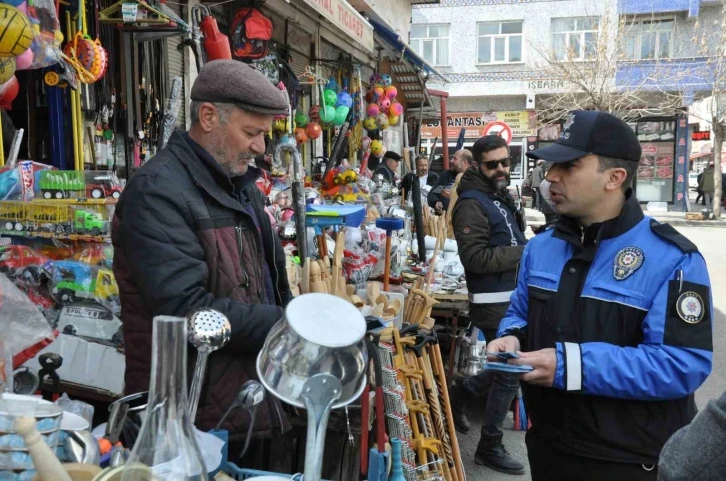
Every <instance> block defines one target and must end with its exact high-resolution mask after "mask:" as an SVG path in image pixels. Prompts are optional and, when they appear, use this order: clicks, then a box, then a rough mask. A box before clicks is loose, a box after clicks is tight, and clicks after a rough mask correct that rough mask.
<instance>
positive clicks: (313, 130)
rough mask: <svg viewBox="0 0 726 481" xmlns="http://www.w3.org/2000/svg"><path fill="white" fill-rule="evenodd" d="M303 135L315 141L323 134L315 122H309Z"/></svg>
mask: <svg viewBox="0 0 726 481" xmlns="http://www.w3.org/2000/svg"><path fill="white" fill-rule="evenodd" d="M305 133H306V134H308V138H309V139H311V140H315V139H317V138H318V137H320V134H322V133H323V129H322V128H321V127H320V124H318V123H317V122H310V123H309V124H308V125H307V127H305Z"/></svg>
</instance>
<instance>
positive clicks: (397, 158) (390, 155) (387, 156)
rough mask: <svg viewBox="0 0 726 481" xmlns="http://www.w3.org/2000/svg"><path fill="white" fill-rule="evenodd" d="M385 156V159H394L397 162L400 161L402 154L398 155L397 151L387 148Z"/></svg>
mask: <svg viewBox="0 0 726 481" xmlns="http://www.w3.org/2000/svg"><path fill="white" fill-rule="evenodd" d="M383 158H384V159H393V160H395V161H396V162H400V161H401V156H400V155H398V154H397V153H395V152H394V151H392V150H387V151H386V153H385V154H383Z"/></svg>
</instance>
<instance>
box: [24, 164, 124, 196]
mask: <svg viewBox="0 0 726 481" xmlns="http://www.w3.org/2000/svg"><path fill="white" fill-rule="evenodd" d="M37 176H38V190H39V192H40V196H41V197H42V198H43V199H81V198H92V199H104V198H107V197H112V198H114V199H118V198H119V197H121V190H122V189H121V184H120V182H119V181H118V177H116V174H114V173H113V172H81V171H76V170H43V171H40V172H38V173H37Z"/></svg>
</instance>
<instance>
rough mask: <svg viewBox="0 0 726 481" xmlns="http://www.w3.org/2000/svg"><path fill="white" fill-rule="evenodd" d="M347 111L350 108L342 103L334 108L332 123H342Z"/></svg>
mask: <svg viewBox="0 0 726 481" xmlns="http://www.w3.org/2000/svg"><path fill="white" fill-rule="evenodd" d="M348 112H350V108H349V107H346V106H344V105H341V106H340V107H338V108H337V109H335V120H334V121H333V124H335V125H338V126H340V125H343V123H345V119H346V118H348Z"/></svg>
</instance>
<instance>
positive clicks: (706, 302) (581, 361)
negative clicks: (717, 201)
mask: <svg viewBox="0 0 726 481" xmlns="http://www.w3.org/2000/svg"><path fill="white" fill-rule="evenodd" d="M640 153H641V151H640V144H639V143H638V139H637V138H636V136H635V134H634V132H633V130H632V129H631V128H630V127H629V126H628V125H627V124H625V123H624V122H623V121H621V120H620V119H618V118H617V117H615V116H613V115H610V114H607V113H604V112H597V111H579V110H578V111H574V112H572V113H571V114H570V115H569V116H568V117H567V121H566V122H565V124H564V126H563V130H562V133H561V134H560V137H559V138H558V140H557V142H556V143H555V144H553V145H551V146H548V147H545V148H543V149H539V150H535V151H533V152H529V153H528V154H527V155H529V156H531V157H534V158H535V159H539V158H542V159H545V160H547V161H548V162H552V163H553V165H552V167H551V168H550V170H549V172H548V173H547V180H549V181H550V182H551V187H550V193H551V201H552V203H553V205H554V208H555V211H556V212H557V214H559V215H560V219H559V220H558V222H557V223H556V225H555V226H554V227H553V228H552V229H549V230H548V231H547V232H545V233H543V234H540V235H538V236H536V237H535V238H534V239H532V240H531V241H530V242H529V244H528V245H527V247H526V249H525V251H524V254H523V256H522V261H521V263H520V267H519V275H518V278H517V288H516V289H515V291H514V293H513V294H512V298H511V304H510V307H509V309H508V310H507V315H506V317H505V318H504V319H503V320H502V322H501V324H500V326H499V332H498V334H499V336H500V338H499V339H497V340H495V341H493V342H491V343H490V344H489V346H487V351H488V352H510V351H519V350H521V351H524V352H521V353H520V358H519V359H516V360H513V361H510V362H512V363H514V364H520V365H528V366H531V367H532V368H533V370H532V371H531V372H528V373H526V374H523V375H522V376H521V380H522V381H523V385H522V388H523V392H524V397H525V403H526V406H527V412H528V413H529V415H530V419H531V422H532V427H531V429H530V430H529V431H528V432H527V436H526V443H527V450H528V457H529V462H530V467H531V472H532V479H533V481H541V480H547V481H549V480H564V481H569V480H573V481H574V480H577V481H580V480H583V479H587V480H590V481H598V480H608V481H610V480H618V481H630V480H655V479H656V478H657V473H656V471H657V463H658V454H659V453H660V451H661V448H662V447H663V445H664V444H665V442H666V441H667V440H668V438H669V437H670V436H671V435H672V434H673V433H674V432H676V431H677V430H678V429H680V428H681V427H683V426H684V425H686V424H688V423H689V422H690V421H691V419H693V417H694V415H695V412H696V407H695V403H694V399H693V393H694V391H695V390H696V389H697V388H698V387H699V386H700V385H701V384H702V383H703V382H704V380H705V379H706V377H707V376H708V374H709V373H710V372H711V362H712V337H711V328H712V326H711V322H712V319H713V309H712V304H711V288H710V281H709V277H708V271H707V270H706V263H705V261H704V259H703V257H702V256H701V254H700V253H699V252H698V248H697V247H696V246H695V245H694V244H693V243H692V242H690V241H689V240H688V239H686V238H685V237H683V236H682V235H681V234H679V233H678V232H677V231H676V230H675V229H674V228H673V227H671V226H670V225H668V224H659V223H658V222H657V221H655V220H654V219H651V218H648V217H645V216H644V215H643V212H642V210H641V208H640V204H639V203H638V200H637V199H636V197H635V194H634V193H633V191H632V190H631V188H630V186H631V184H632V180H633V177H634V175H635V172H636V169H637V166H638V162H639V160H640Z"/></svg>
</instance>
